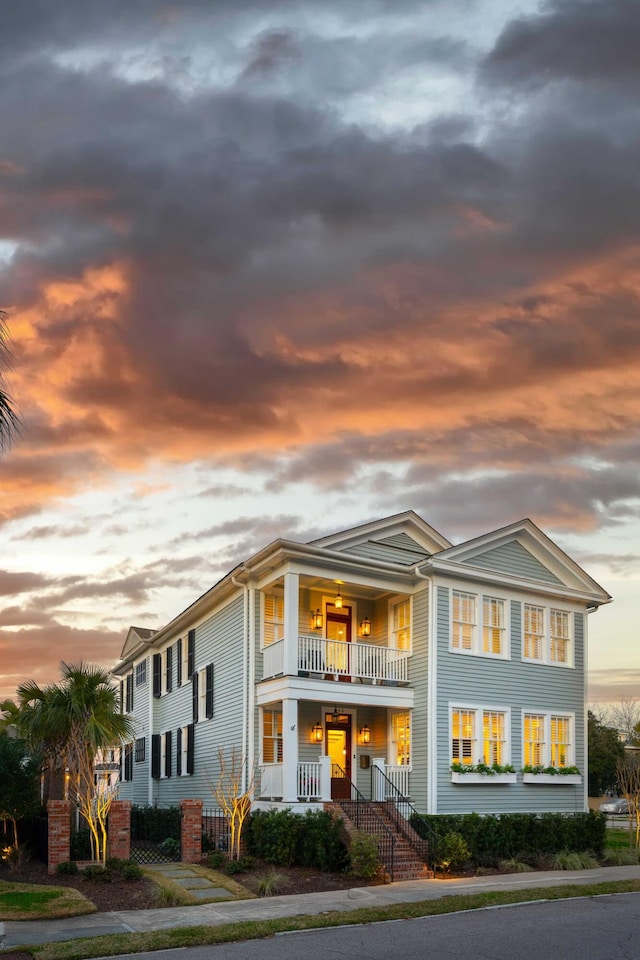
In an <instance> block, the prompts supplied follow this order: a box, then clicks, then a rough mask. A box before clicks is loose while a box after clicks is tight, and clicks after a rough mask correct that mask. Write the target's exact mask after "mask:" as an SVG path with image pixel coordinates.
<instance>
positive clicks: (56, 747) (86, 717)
mask: <svg viewBox="0 0 640 960" xmlns="http://www.w3.org/2000/svg"><path fill="white" fill-rule="evenodd" d="M61 672H62V679H61V681H60V682H59V683H56V684H51V685H50V686H48V687H44V688H41V687H39V686H38V684H37V683H35V682H34V681H33V680H30V681H28V682H27V683H24V684H21V685H20V686H19V687H18V706H19V709H20V719H19V721H18V729H19V731H20V733H21V734H22V735H23V736H24V737H25V739H26V740H27V741H28V742H29V744H30V745H31V746H32V747H39V748H40V750H41V753H42V755H43V758H44V766H45V772H46V773H48V775H49V781H50V782H56V783H57V784H58V787H59V781H60V773H61V772H62V774H63V775H64V774H65V773H66V774H67V775H68V778H69V785H70V788H71V792H72V794H73V796H74V798H75V796H76V792H77V790H78V787H79V786H81V784H82V771H87V770H88V769H89V768H91V769H92V768H93V763H94V760H95V756H96V752H97V751H98V750H99V749H108V748H109V747H115V746H120V745H122V744H123V743H125V742H126V741H128V740H131V739H132V737H133V726H132V721H131V719H130V718H129V717H128V716H126V715H125V714H122V713H120V704H119V699H118V693H117V690H116V688H115V686H114V685H113V684H112V683H111V677H110V675H109V672H108V671H107V670H105V669H104V668H103V667H99V666H94V665H92V664H85V663H82V662H80V663H72V664H66V663H62V664H61ZM91 779H92V782H93V772H92V776H91ZM85 786H86V784H85ZM58 792H59V791H58ZM51 795H53V794H51Z"/></svg>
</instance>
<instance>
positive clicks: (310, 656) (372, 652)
mask: <svg viewBox="0 0 640 960" xmlns="http://www.w3.org/2000/svg"><path fill="white" fill-rule="evenodd" d="M407 662H408V655H407V652H406V651H405V650H399V649H397V648H396V647H381V646H378V645H376V644H374V643H345V642H344V641H342V640H326V639H325V638H324V637H315V636H302V637H298V670H302V671H303V672H307V673H320V674H322V675H323V676H328V677H331V678H332V679H337V678H338V677H356V678H357V679H359V680H371V681H374V680H377V681H378V682H380V683H381V682H383V681H387V682H395V683H406V681H407V679H408V670H407Z"/></svg>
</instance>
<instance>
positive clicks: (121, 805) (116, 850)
mask: <svg viewBox="0 0 640 960" xmlns="http://www.w3.org/2000/svg"><path fill="white" fill-rule="evenodd" d="M131 806H132V804H131V800H112V801H111V806H110V807H109V839H108V842H107V851H108V855H109V856H110V857H117V858H118V859H119V860H128V859H129V857H130V856H131Z"/></svg>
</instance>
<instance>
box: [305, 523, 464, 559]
mask: <svg viewBox="0 0 640 960" xmlns="http://www.w3.org/2000/svg"><path fill="white" fill-rule="evenodd" d="M312 545H313V546H315V547H325V548H326V549H330V550H337V551H339V552H344V553H348V554H351V555H352V556H353V555H355V556H361V557H367V558H368V559H371V560H382V561H386V562H389V563H399V564H403V565H405V566H414V565H415V564H417V563H421V562H423V561H424V560H426V559H427V558H428V557H431V556H433V554H435V553H440V552H441V551H442V550H445V549H447V548H449V547H450V546H451V543H450V542H449V541H448V540H447V539H446V538H445V537H443V536H442V534H440V533H438V531H437V530H435V529H434V528H433V527H431V526H430V525H429V524H428V523H426V522H425V521H424V520H423V519H422V518H421V517H419V516H418V514H417V513H414V511H413V510H408V511H406V512H405V513H399V514H395V515H394V516H392V517H386V518H384V519H382V520H375V521H372V522H371V523H364V524H361V525H360V526H357V527H352V528H350V529H349V530H342V531H340V532H339V533H335V534H332V535H331V536H328V537H321V538H320V539H319V540H313V541H312Z"/></svg>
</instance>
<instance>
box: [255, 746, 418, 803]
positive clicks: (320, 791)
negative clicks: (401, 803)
mask: <svg viewBox="0 0 640 960" xmlns="http://www.w3.org/2000/svg"><path fill="white" fill-rule="evenodd" d="M375 768H377V769H379V770H380V771H381V772H382V773H383V774H384V777H380V778H376V780H375V781H373V778H372V786H371V788H370V789H369V790H368V791H367V793H368V795H369V798H370V799H371V800H375V801H379V802H382V801H384V800H389V799H395V797H396V795H397V793H400V794H402V796H403V797H409V796H410V775H411V772H410V769H409V767H407V766H397V765H392V764H389V763H387V762H386V760H384V758H382V757H377V758H375V759H374V760H373V761H372V768H371V769H372V770H373V769H375ZM259 769H260V786H259V789H258V791H257V795H258V799H259V800H282V799H283V796H284V776H283V769H284V764H283V763H263V764H261V765H260V768H259ZM336 779H345V780H346V776H345V771H344V769H343V768H341V767H340V765H339V764H332V762H331V758H330V757H327V756H322V757H319V758H318V759H317V760H312V761H308V760H307V761H304V762H298V763H297V764H296V785H297V793H298V796H297V802H298V803H319V802H320V803H329V802H330V801H331V800H332V799H335V797H334V798H332V796H331V794H332V786H334V781H335V780H336ZM387 781H388V782H389V783H390V784H391V786H389V787H387ZM374 784H375V787H374ZM354 786H355V785H353V786H352V784H351V781H348V782H347V784H346V791H345V796H344V799H348V800H354V799H356V796H355V789H354ZM392 787H393V789H392Z"/></svg>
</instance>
